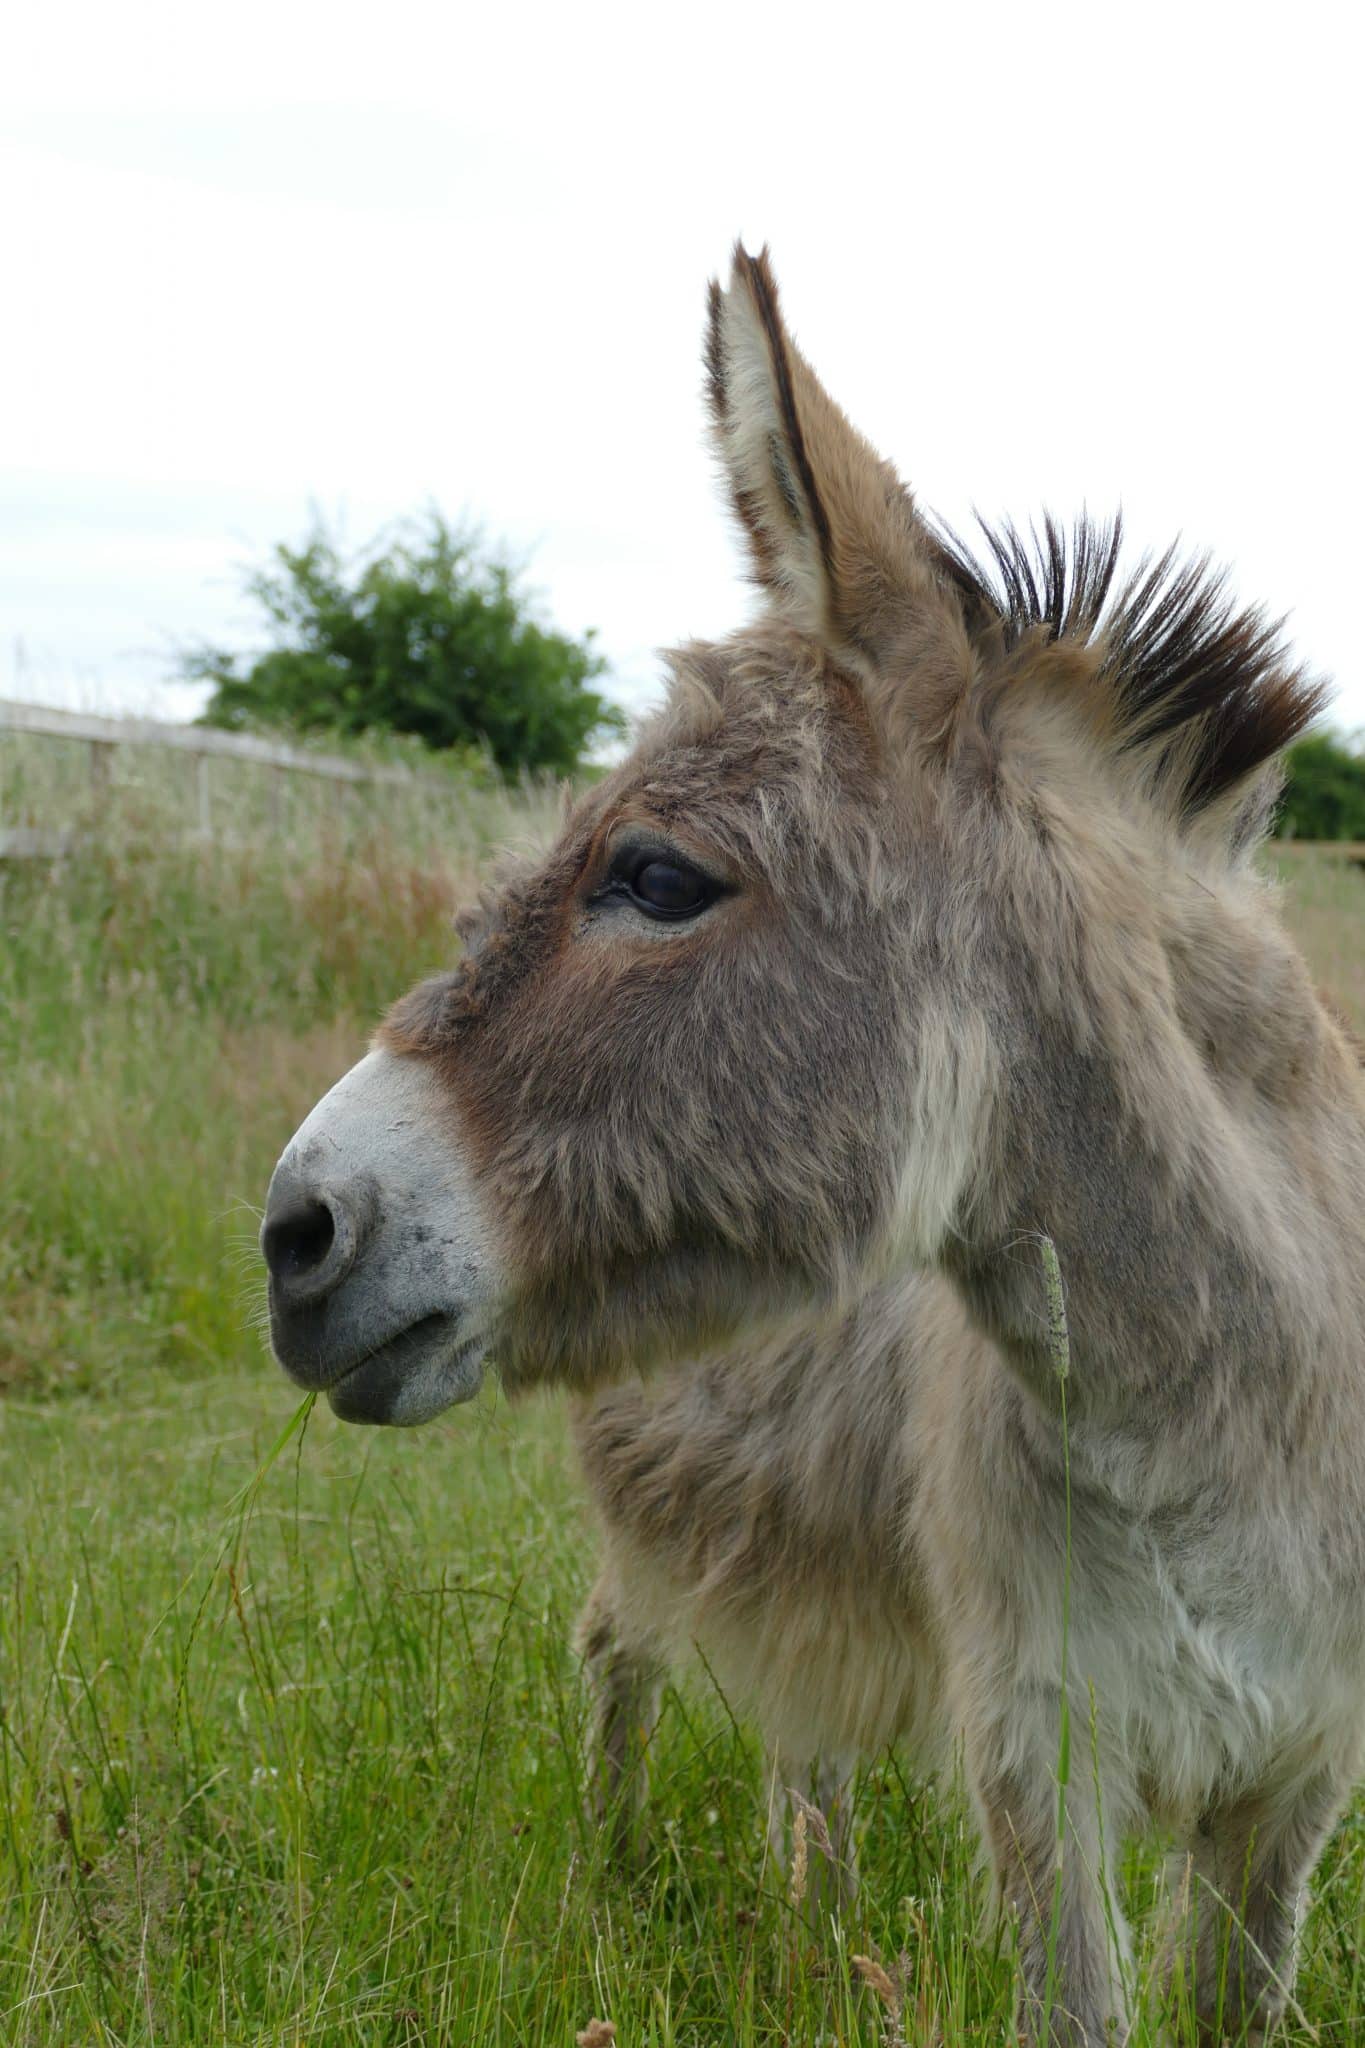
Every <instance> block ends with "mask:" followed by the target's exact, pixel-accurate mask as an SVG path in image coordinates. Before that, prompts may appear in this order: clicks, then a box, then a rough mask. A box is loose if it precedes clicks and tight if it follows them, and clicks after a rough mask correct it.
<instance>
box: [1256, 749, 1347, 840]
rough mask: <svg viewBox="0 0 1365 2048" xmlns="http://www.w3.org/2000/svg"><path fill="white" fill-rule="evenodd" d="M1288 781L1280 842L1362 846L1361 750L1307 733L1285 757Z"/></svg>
mask: <svg viewBox="0 0 1365 2048" xmlns="http://www.w3.org/2000/svg"><path fill="white" fill-rule="evenodd" d="M1285 766H1286V768H1287V770H1288V777H1287V780H1286V784H1285V793H1284V801H1283V803H1282V804H1281V806H1280V815H1279V822H1278V824H1277V826H1276V828H1275V829H1276V831H1277V832H1278V833H1279V835H1280V836H1281V838H1285V839H1361V840H1365V749H1362V747H1361V745H1360V742H1359V741H1355V742H1352V741H1349V740H1343V739H1341V738H1339V737H1337V736H1335V735H1333V734H1332V733H1326V732H1315V733H1309V734H1308V736H1307V738H1305V739H1301V740H1298V741H1296V742H1295V744H1294V745H1293V746H1292V747H1291V748H1290V749H1289V752H1288V755H1287V756H1286V760H1285Z"/></svg>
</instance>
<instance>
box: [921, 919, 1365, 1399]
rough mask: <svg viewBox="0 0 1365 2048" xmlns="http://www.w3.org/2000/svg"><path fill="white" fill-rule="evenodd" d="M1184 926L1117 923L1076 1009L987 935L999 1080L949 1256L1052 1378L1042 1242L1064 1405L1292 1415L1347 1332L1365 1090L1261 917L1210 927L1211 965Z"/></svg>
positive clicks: (1356, 1304)
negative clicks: (1053, 1261) (1051, 1248)
mask: <svg viewBox="0 0 1365 2048" xmlns="http://www.w3.org/2000/svg"><path fill="white" fill-rule="evenodd" d="M1215 922H1216V919H1215ZM1187 936H1188V935H1187V934H1185V933H1184V932H1183V927H1182V926H1181V919H1180V914H1179V907H1178V906H1177V908H1176V910H1175V911H1173V912H1171V913H1170V914H1169V915H1167V916H1166V919H1165V924H1164V925H1163V926H1162V927H1158V926H1156V925H1154V924H1152V923H1150V922H1149V924H1148V926H1147V930H1146V937H1145V939H1144V938H1143V937H1142V936H1141V935H1138V936H1132V935H1131V934H1130V935H1128V936H1127V937H1125V939H1124V940H1123V941H1122V942H1121V943H1120V945H1118V946H1116V947H1110V948H1108V949H1107V952H1106V956H1105V960H1104V963H1103V965H1104V966H1105V968H1106V969H1107V970H1108V971H1109V973H1110V982H1109V984H1108V985H1104V984H1103V983H1102V982H1101V981H1100V980H1097V978H1096V976H1095V975H1094V974H1092V975H1091V978H1090V989H1091V992H1092V998H1093V999H1092V1000H1090V1001H1088V1002H1086V1003H1084V1004H1082V1005H1079V1006H1078V1005H1076V1004H1075V1003H1072V1004H1071V1005H1070V1006H1068V1004H1067V1003H1065V1002H1058V1001H1057V1000H1056V999H1055V983H1054V984H1053V989H1052V991H1049V989H1048V988H1047V987H1045V986H1044V985H1043V979H1042V977H1041V976H1040V974H1039V971H1038V969H1037V966H1036V965H1035V964H1033V962H1031V961H1030V959H1029V958H1028V957H1027V952H1026V949H1023V948H1018V947H1014V946H1011V945H1008V944H1006V945H1003V946H1000V947H999V948H998V950H997V954H996V958H997V960H1008V961H1010V966H1009V969H1008V971H1007V972H1005V973H1004V974H1003V975H1001V976H998V977H997V981H996V999H997V1003H998V1010H997V1014H998V1016H999V1017H1000V1019H1001V1039H1002V1044H1003V1057H1002V1060H1001V1072H1000V1085H999V1089H998V1092H997V1095H996V1100H995V1104H994V1114H993V1117H992V1127H991V1135H990V1138H989V1141H988V1143H987V1144H986V1146H985V1147H984V1150H983V1156H982V1157H981V1159H980V1160H979V1162H978V1175H977V1201H976V1203H975V1206H974V1208H973V1209H971V1210H970V1211H969V1213H968V1214H967V1215H965V1216H964V1219H963V1225H962V1228H961V1230H960V1231H959V1232H958V1233H957V1234H955V1235H953V1236H950V1237H949V1238H948V1240H947V1241H946V1244H945V1249H944V1253H943V1258H944V1263H945V1265H946V1267H947V1270H948V1271H949V1273H950V1275H951V1277H952V1278H953V1279H954V1280H955V1281H956V1283H957V1285H958V1287H959V1290H960V1291H961V1292H962V1294H963V1296H964V1298H965V1300H966V1302H967V1304H968V1306H969V1308H970V1309H971V1311H972V1312H973V1314H974V1316H975V1317H976V1318H977V1320H978V1321H980V1322H981V1323H983V1324H984V1325H985V1327H986V1328H987V1330H988V1331H989V1333H990V1334H991V1335H992V1337H994V1338H995V1340H996V1341H997V1342H998V1343H1000V1344H1001V1345H1002V1347H1003V1348H1004V1350H1005V1352H1006V1354H1007V1356H1008V1357H1009V1358H1010V1360H1011V1363H1012V1364H1013V1366H1014V1367H1015V1370H1016V1371H1017V1372H1018V1373H1019V1375H1020V1376H1021V1377H1022V1378H1023V1379H1024V1380H1025V1381H1026V1382H1027V1383H1029V1384H1030V1385H1032V1386H1033V1387H1034V1389H1035V1391H1039V1392H1042V1393H1044V1395H1045V1396H1047V1395H1048V1394H1050V1393H1052V1392H1053V1391H1055V1389H1054V1388H1053V1385H1052V1382H1053V1380H1054V1373H1053V1368H1052V1365H1051V1362H1050V1360H1049V1356H1048V1351H1047V1345H1046V1329H1047V1311H1046V1302H1045V1298H1044V1291H1043V1280H1042V1266H1041V1254H1040V1252H1039V1249H1038V1243H1037V1241H1038V1239H1039V1237H1040V1236H1042V1235H1044V1234H1045V1235H1047V1236H1048V1237H1050V1238H1051V1239H1052V1241H1053V1243H1054V1244H1055V1246H1056V1249H1057V1254H1058V1258H1059V1261H1060V1264H1061V1268H1062V1273H1063V1278H1064V1283H1065V1288H1066V1295H1067V1305H1068V1316H1069V1324H1070V1336H1071V1347H1072V1362H1073V1377H1072V1385H1071V1392H1070V1395H1069V1399H1070V1401H1071V1404H1072V1406H1073V1410H1074V1412H1076V1413H1077V1414H1078V1415H1080V1414H1090V1415H1092V1416H1094V1417H1095V1418H1096V1419H1097V1420H1110V1421H1115V1422H1118V1421H1123V1422H1126V1423H1128V1424H1135V1425H1136V1426H1138V1427H1139V1428H1140V1427H1141V1426H1142V1424H1143V1419H1144V1417H1148V1418H1150V1420H1151V1421H1152V1423H1153V1425H1154V1426H1158V1425H1159V1426H1160V1427H1162V1428H1165V1429H1169V1428H1170V1427H1171V1420H1172V1416H1173V1413H1174V1414H1175V1415H1176V1416H1177V1418H1178V1419H1179V1420H1181V1421H1183V1422H1184V1423H1185V1424H1187V1425H1188V1426H1189V1427H1190V1428H1192V1429H1194V1430H1196V1431H1198V1430H1199V1429H1201V1428H1202V1429H1205V1430H1207V1431H1211V1432H1216V1431H1217V1429H1218V1428H1219V1427H1220V1418H1221V1423H1222V1426H1226V1420H1227V1415H1228V1412H1229V1405H1230V1404H1231V1403H1232V1402H1233V1401H1234V1400H1235V1401H1236V1402H1237V1403H1238V1404H1239V1406H1240V1408H1241V1410H1242V1412H1244V1413H1245V1412H1247V1411H1248V1409H1254V1410H1257V1411H1259V1412H1263V1413H1264V1414H1266V1415H1270V1416H1273V1417H1275V1418H1276V1420H1275V1423H1274V1426H1275V1427H1276V1428H1278V1429H1282V1430H1284V1429H1292V1428H1293V1426H1294V1423H1293V1418H1294V1417H1295V1416H1297V1415H1299V1414H1300V1413H1301V1411H1302V1406H1303V1402H1304V1399H1305V1389H1306V1388H1308V1387H1309V1386H1310V1385H1313V1384H1316V1383H1317V1382H1318V1381H1319V1380H1320V1378H1321V1376H1322V1375H1323V1374H1324V1373H1325V1374H1326V1375H1327V1377H1328V1379H1329V1380H1330V1378H1331V1376H1332V1375H1333V1374H1334V1373H1335V1374H1336V1375H1337V1376H1338V1378H1339V1377H1340V1375H1341V1374H1342V1372H1343V1371H1345V1370H1347V1369H1348V1368H1349V1367H1350V1366H1351V1364H1352V1354H1353V1348H1354V1352H1355V1353H1358V1352H1359V1350H1360V1347H1361V1330H1362V1327H1365V1300H1362V1299H1361V1298H1360V1296H1361V1281H1360V1279H1359V1277H1358V1276H1359V1272H1360V1268H1361V1264H1362V1255H1363V1254H1365V1245H1363V1244H1362V1241H1361V1226H1360V1223H1359V1220H1358V1216H1359V1211H1358V1193H1357V1192H1355V1191H1357V1190H1358V1189H1359V1186H1360V1185H1361V1181H1362V1177H1365V1090H1363V1089H1362V1085H1361V1079H1360V1072H1359V1068H1358V1065H1357V1064H1356V1062H1355V1061H1354V1059H1353V1058H1352V1056H1351V1055H1350V1053H1349V1051H1348V1049H1347V1048H1346V1046H1345V1045H1344V1043H1343V1040H1342V1038H1341V1035H1340V1033H1339V1032H1338V1031H1337V1030H1336V1028H1335V1026H1334V1025H1333V1024H1332V1022H1331V1020H1330V1019H1329V1018H1328V1016H1327V1015H1326V1013H1325V1011H1324V1010H1323V1009H1322V1006H1321V1005H1320V1003H1319V1002H1318V1000H1317V998H1316V996H1315V995H1314V993H1313V991H1312V989H1311V987H1310V985H1309V984H1308V980H1307V976H1306V974H1305V972H1304V970H1303V968H1302V963H1301V962H1300V961H1299V959H1298V956H1297V954H1295V953H1294V951H1293V949H1292V947H1290V946H1289V944H1288V941H1287V940H1285V939H1284V938H1283V936H1282V934H1280V932H1279V930H1278V927H1277V926H1275V925H1274V923H1273V921H1272V920H1270V919H1269V918H1268V917H1267V918H1265V920H1264V923H1263V925H1262V926H1261V927H1258V928H1257V929H1256V930H1255V931H1254V932H1253V933H1252V934H1251V935H1250V937H1248V935H1247V934H1246V933H1245V932H1241V931H1235V930H1234V931H1233V932H1232V933H1231V935H1229V932H1228V931H1227V930H1226V929H1220V936H1221V940H1222V951H1221V954H1220V953H1219V952H1218V950H1217V949H1216V948H1215V949H1214V950H1213V952H1212V953H1210V952H1209V951H1208V950H1206V951H1205V952H1204V954H1203V968H1204V971H1205V974H1206V975H1208V974H1209V972H1210V969H1212V976H1211V979H1210V980H1209V981H1208V982H1207V983H1201V981H1200V979H1199V977H1198V975H1197V973H1195V972H1194V971H1193V967H1192V963H1191V960H1190V958H1189V957H1188V956H1190V955H1191V953H1192V951H1194V950H1197V949H1191V948H1189V947H1188V946H1187V945H1186V944H1185V939H1186V937H1187ZM1248 946H1249V947H1250V952H1248V950H1247V949H1248ZM1011 956H1013V957H1011ZM1230 962H1231V963H1232V964H1231V967H1230V966H1229V963H1230ZM1116 963H1118V964H1116ZM1091 964H1092V966H1093V962H1092V963H1091ZM1234 970H1235V971H1234ZM1355 1369H1357V1370H1358V1367H1356V1368H1355Z"/></svg>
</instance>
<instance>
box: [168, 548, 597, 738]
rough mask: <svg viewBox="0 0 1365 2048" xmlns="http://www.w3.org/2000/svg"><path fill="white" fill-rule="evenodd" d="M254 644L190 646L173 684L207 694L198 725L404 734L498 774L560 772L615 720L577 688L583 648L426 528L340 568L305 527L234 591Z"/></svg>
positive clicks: (505, 580)
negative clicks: (458, 750)
mask: <svg viewBox="0 0 1365 2048" xmlns="http://www.w3.org/2000/svg"><path fill="white" fill-rule="evenodd" d="M246 592H247V595H248V596H249V597H250V598H252V599H253V600H254V601H255V603H256V604H257V605H258V606H259V607H260V609H261V611H262V612H263V613H264V615H265V625H266V629H267V637H268V639H269V641H270V643H271V644H270V645H269V646H268V647H267V648H266V650H265V651H264V652H263V653H257V654H252V655H234V654H229V653H225V652H224V651H223V650H221V649H219V648H216V647H201V648H197V649H194V650H192V651H191V652H190V653H188V654H187V655H185V656H184V657H183V658H182V674H183V675H184V676H185V677H186V679H187V680H190V681H194V682H206V683H210V684H211V685H212V686H213V695H212V697H211V699H210V701H209V705H208V708H207V710H206V711H205V713H204V720H203V722H204V723H205V724H207V725H219V726H228V727H237V728H241V727H247V726H257V725H276V726H278V725H285V726H291V727H293V728H294V729H295V730H298V731H310V732H319V731H327V732H336V733H344V734H355V733H362V732H371V731H375V730H379V731H387V732H401V733H414V734H416V735H417V736H418V737H419V738H420V739H422V740H424V741H425V742H426V743H427V745H428V746H431V747H451V746H458V745H467V746H482V747H486V748H487V749H488V752H489V753H490V754H491V755H492V757H493V759H494V761H496V762H497V764H498V766H499V767H500V768H501V769H502V770H503V771H504V773H509V774H510V773H515V772H516V771H517V770H518V769H522V768H529V769H542V770H549V771H552V772H554V773H559V774H566V773H568V772H570V771H571V770H572V769H574V768H576V767H577V766H578V765H579V763H580V762H581V760H582V758H583V752H584V749H585V748H586V746H587V745H588V743H589V742H590V741H591V740H592V739H593V738H595V737H598V736H601V735H605V734H607V733H610V732H613V731H618V730H620V728H621V726H622V724H623V722H624V721H623V718H622V714H621V712H620V711H619V710H617V709H616V708H615V707H614V706H612V705H610V704H608V702H607V701H606V699H605V698H603V697H601V696H600V695H598V693H597V692H596V691H594V690H592V689H590V688H589V687H588V685H589V683H590V682H591V681H592V680H593V679H594V678H595V677H597V676H599V675H601V674H602V672H603V670H604V668H605V666H606V664H605V663H604V662H603V660H602V658H601V657H600V655H598V654H597V653H596V652H595V650H594V648H593V646H592V638H591V635H589V636H588V637H587V638H586V639H584V640H573V639H570V638H569V637H568V636H567V635H565V634H563V633H557V632H555V631H554V630H553V629H552V628H550V627H549V626H547V625H545V624H543V623H542V622H541V621H540V620H539V619H538V618H537V617H536V616H535V613H534V609H533V607H532V606H531V604H530V602H529V601H528V599H527V598H526V596H525V595H524V593H523V592H522V591H521V590H520V589H519V587H518V584H517V578H516V575H515V573H514V572H513V571H512V570H511V569H510V568H509V567H508V566H507V564H506V563H505V562H502V561H499V560H497V559H496V558H494V557H492V556H490V555H489V554H487V553H486V552H484V551H483V550H482V549H481V547H480V545H479V543H478V541H477V540H476V539H475V538H473V537H471V536H470V535H468V534H462V533H458V532H456V531H455V530H453V529H452V528H451V527H450V526H449V525H448V524H447V523H446V521H445V520H444V519H442V518H441V517H440V516H439V514H436V513H431V514H429V515H428V516H427V517H426V518H425V519H423V520H420V521H415V522H412V523H410V524H408V525H406V526H404V527H403V528H401V529H399V530H398V531H397V533H396V534H391V535H390V536H389V537H388V538H387V539H386V540H381V541H378V542H375V543H373V544H372V545H371V546H370V547H369V548H367V549H365V550H363V551H362V552H361V554H360V555H359V556H358V557H357V558H356V559H354V560H353V561H348V560H347V559H345V558H344V557H343V555H342V553H341V550H340V548H339V546H338V544H337V542H336V541H335V540H334V539H333V537H332V536H331V534H330V533H329V532H328V531H327V528H326V527H325V525H323V524H322V523H321V522H320V521H319V522H318V523H317V524H316V525H315V526H314V529H313V532H312V533H311V535H310V536H309V538H308V539H307V540H306V541H305V542H304V544H303V546H302V547H297V548H294V547H289V546H286V545H283V544H282V545H280V546H278V547H276V548H275V550H274V551H273V553H272V555H271V557H270V560H269V561H268V562H267V564H266V565H265V566H264V567H263V568H260V569H256V570H254V571H252V573H251V574H250V575H249V576H248V578H247V580H246Z"/></svg>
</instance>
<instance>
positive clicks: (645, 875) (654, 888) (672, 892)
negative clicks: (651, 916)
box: [630, 860, 715, 917]
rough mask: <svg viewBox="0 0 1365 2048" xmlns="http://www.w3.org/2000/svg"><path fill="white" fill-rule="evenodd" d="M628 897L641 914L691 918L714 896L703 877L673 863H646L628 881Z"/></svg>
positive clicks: (662, 861) (691, 869)
mask: <svg viewBox="0 0 1365 2048" xmlns="http://www.w3.org/2000/svg"><path fill="white" fill-rule="evenodd" d="M630 893H631V895H632V896H633V897H634V898H635V900H636V902H637V903H638V904H639V905H640V906H641V908H642V909H644V910H652V911H653V912H655V914H656V915H658V916H663V917H691V916H693V915H694V914H695V913H696V912H697V911H698V910H704V909H705V908H706V906H707V904H708V903H709V902H710V901H711V898H712V896H713V895H714V893H715V892H714V890H713V889H712V887H711V884H710V883H709V882H708V880H707V878H706V876H705V875H701V874H698V872H697V870H696V869H695V868H687V867H681V866H680V865H679V864H678V863H677V862H676V861H671V860H647V861H646V862H645V863H644V865H643V866H642V867H639V868H637V869H636V871H635V873H634V875H633V876H632V877H631V883H630Z"/></svg>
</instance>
